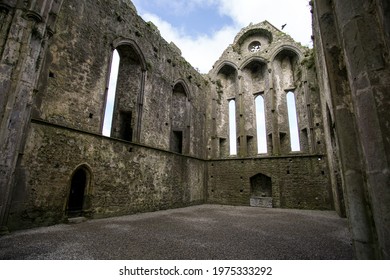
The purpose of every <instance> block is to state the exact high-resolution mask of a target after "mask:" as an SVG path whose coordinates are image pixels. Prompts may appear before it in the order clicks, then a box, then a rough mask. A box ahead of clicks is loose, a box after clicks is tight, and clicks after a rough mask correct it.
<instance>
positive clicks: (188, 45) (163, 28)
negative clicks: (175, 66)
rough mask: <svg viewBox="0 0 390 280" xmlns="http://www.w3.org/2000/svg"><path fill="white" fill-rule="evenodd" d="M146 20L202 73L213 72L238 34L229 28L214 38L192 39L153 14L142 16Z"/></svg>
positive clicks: (216, 33) (200, 37)
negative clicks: (221, 56)
mask: <svg viewBox="0 0 390 280" xmlns="http://www.w3.org/2000/svg"><path fill="white" fill-rule="evenodd" d="M141 16H142V17H143V19H144V20H146V21H152V22H153V23H154V24H155V25H156V26H157V27H158V29H159V30H160V33H161V35H162V36H163V37H164V39H165V40H166V41H167V42H174V43H175V45H177V46H178V47H179V48H180V50H181V51H182V55H183V57H184V58H185V59H186V60H187V61H188V62H189V63H191V65H192V66H193V67H195V68H198V69H199V70H200V72H202V73H207V72H208V71H209V70H211V68H212V66H213V64H214V62H216V61H217V60H218V58H219V56H220V55H221V54H222V52H223V51H224V50H225V49H226V48H227V47H228V46H229V44H231V43H232V42H233V39H234V37H235V35H236V34H237V32H238V29H237V28H236V27H231V26H227V27H224V28H222V29H221V30H219V31H217V32H215V33H214V34H213V36H212V37H209V36H206V35H202V36H198V37H196V38H192V37H191V36H190V35H188V34H185V33H184V31H183V30H181V29H178V28H175V27H174V26H172V25H171V24H170V23H168V22H166V21H164V20H162V19H160V18H159V17H158V16H156V15H153V14H143V15H141Z"/></svg>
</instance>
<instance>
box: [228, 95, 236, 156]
mask: <svg viewBox="0 0 390 280" xmlns="http://www.w3.org/2000/svg"><path fill="white" fill-rule="evenodd" d="M236 135H237V133H236V101H235V100H234V99H232V100H230V101H229V140H230V155H237V142H236V141H237V140H236Z"/></svg>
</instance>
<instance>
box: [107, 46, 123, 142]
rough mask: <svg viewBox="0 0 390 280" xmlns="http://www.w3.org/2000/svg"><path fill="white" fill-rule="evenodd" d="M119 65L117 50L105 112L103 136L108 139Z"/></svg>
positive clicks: (113, 57) (113, 59) (113, 60)
mask: <svg viewBox="0 0 390 280" xmlns="http://www.w3.org/2000/svg"><path fill="white" fill-rule="evenodd" d="M119 64H120V57H119V53H118V51H117V50H114V52H113V55H112V62H111V73H110V79H109V83H108V91H107V100H106V109H105V112H104V122H103V135H104V136H108V137H110V136H111V126H112V116H113V114H114V103H115V93H116V84H117V80H118V71H119Z"/></svg>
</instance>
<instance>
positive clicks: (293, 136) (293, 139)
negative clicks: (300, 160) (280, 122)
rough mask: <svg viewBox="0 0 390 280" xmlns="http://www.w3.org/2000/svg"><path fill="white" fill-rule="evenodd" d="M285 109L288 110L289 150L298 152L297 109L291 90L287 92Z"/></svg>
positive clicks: (299, 148)
mask: <svg viewBox="0 0 390 280" xmlns="http://www.w3.org/2000/svg"><path fill="white" fill-rule="evenodd" d="M287 111H288V123H289V127H290V144H291V151H293V152H298V151H300V150H301V147H300V144H299V129H298V119H297V109H296V105H295V95H294V93H293V92H292V91H289V92H288V93H287Z"/></svg>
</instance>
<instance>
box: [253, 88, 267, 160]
mask: <svg viewBox="0 0 390 280" xmlns="http://www.w3.org/2000/svg"><path fill="white" fill-rule="evenodd" d="M255 107H256V130H257V153H259V154H266V153H267V134H266V128H265V112H264V98H263V96H261V95H258V96H256V98H255Z"/></svg>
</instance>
